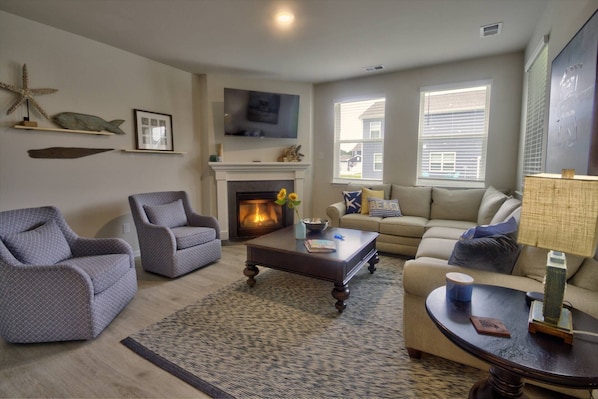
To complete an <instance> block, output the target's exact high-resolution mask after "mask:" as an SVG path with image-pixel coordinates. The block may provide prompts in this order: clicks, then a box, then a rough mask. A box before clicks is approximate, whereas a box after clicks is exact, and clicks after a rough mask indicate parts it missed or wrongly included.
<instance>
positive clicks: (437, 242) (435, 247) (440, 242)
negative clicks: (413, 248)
mask: <svg viewBox="0 0 598 399" xmlns="http://www.w3.org/2000/svg"><path fill="white" fill-rule="evenodd" d="M456 242H457V241H456V240H453V239H451V238H437V237H430V238H426V239H425V240H422V241H421V243H420V244H419V246H418V247H417V252H416V254H415V257H416V258H421V257H429V258H436V259H443V260H444V261H447V260H448V259H449V258H450V256H451V254H452V253H453V250H454V249H455V243H456Z"/></svg>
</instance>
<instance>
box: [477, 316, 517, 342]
mask: <svg viewBox="0 0 598 399" xmlns="http://www.w3.org/2000/svg"><path fill="white" fill-rule="evenodd" d="M469 319H470V320H471V322H472V323H473V326H474V327H475V329H476V331H477V332H478V334H486V335H496V336H498V337H506V338H510V337H511V333H510V332H509V329H508V328H507V327H506V326H505V325H504V324H503V322H502V321H500V320H499V319H495V318H492V317H480V316H470V317H469Z"/></svg>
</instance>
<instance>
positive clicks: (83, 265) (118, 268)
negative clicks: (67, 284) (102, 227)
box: [61, 254, 131, 295]
mask: <svg viewBox="0 0 598 399" xmlns="http://www.w3.org/2000/svg"><path fill="white" fill-rule="evenodd" d="M61 263H62V264H65V265H69V266H75V267H78V268H80V269H81V270H83V271H84V272H85V273H86V274H87V275H88V276H89V278H90V279H91V283H92V284H93V293H94V294H96V295H97V294H99V293H101V292H103V291H104V290H106V289H108V288H110V287H112V286H113V285H114V284H115V283H116V282H117V281H118V280H120V279H121V277H122V276H124V275H125V274H126V273H127V272H128V271H129V269H130V268H131V264H130V261H129V256H128V255H126V254H110V255H96V256H82V257H79V258H71V259H67V260H65V261H64V262H61Z"/></svg>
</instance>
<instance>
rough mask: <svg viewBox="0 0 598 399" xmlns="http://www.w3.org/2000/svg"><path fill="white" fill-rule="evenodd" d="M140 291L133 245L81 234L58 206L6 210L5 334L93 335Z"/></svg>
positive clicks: (0, 266)
mask: <svg viewBox="0 0 598 399" xmlns="http://www.w3.org/2000/svg"><path fill="white" fill-rule="evenodd" d="M136 292H137V275H136V272H135V259H134V255H133V249H132V248H131V246H130V245H129V244H128V243H127V242H126V241H124V240H121V239H118V238H83V237H79V236H78V235H77V234H76V233H75V232H74V231H73V230H71V228H70V227H69V226H68V225H67V224H66V221H65V220H64V217H63V216H62V214H61V213H60V211H59V210H58V209H57V208H55V207H52V206H45V207H40V208H28V209H17V210H10V211H4V212H0V336H1V337H2V338H4V339H5V340H6V341H8V342H13V343H29V342H51V341H69V340H83V339H92V338H94V337H96V336H98V334H100V332H102V331H103V330H104V328H106V326H108V324H110V322H111V321H112V320H113V319H114V318H115V317H116V316H117V315H118V314H119V313H120V311H121V310H122V309H123V308H124V307H125V306H126V305H127V304H128V303H129V302H130V301H131V299H132V298H133V296H134V295H135V293H136Z"/></svg>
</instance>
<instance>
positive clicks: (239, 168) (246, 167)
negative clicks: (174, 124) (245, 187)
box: [209, 162, 310, 240]
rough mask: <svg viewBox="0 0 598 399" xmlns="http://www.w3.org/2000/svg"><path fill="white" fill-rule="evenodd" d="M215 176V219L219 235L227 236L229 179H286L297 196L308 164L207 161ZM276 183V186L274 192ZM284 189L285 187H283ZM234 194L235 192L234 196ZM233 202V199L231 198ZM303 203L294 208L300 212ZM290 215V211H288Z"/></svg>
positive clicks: (300, 191) (301, 192)
mask: <svg viewBox="0 0 598 399" xmlns="http://www.w3.org/2000/svg"><path fill="white" fill-rule="evenodd" d="M209 165H210V167H211V168H212V170H213V171H214V174H215V179H216V201H217V204H218V221H219V222H220V237H221V239H223V240H228V239H229V233H230V230H229V229H230V223H229V199H230V195H229V188H228V187H229V186H228V183H229V182H243V181H244V182H248V181H254V182H255V181H259V182H265V181H289V182H293V188H292V189H291V191H295V192H296V193H297V195H298V196H299V198H302V199H303V198H305V196H304V186H305V174H306V170H307V169H308V168H309V167H310V164H309V163H306V162H209ZM279 189H280V186H276V189H275V190H273V191H276V192H277V193H278V190H279ZM287 190H288V188H287ZM235 197H236V195H235ZM235 201H236V200H235ZM303 205H304V204H303V203H302V204H300V205H299V207H298V211H299V214H300V215H303V214H304V213H303ZM289 213H290V214H291V217H292V212H289Z"/></svg>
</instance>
